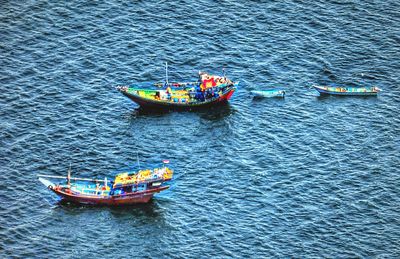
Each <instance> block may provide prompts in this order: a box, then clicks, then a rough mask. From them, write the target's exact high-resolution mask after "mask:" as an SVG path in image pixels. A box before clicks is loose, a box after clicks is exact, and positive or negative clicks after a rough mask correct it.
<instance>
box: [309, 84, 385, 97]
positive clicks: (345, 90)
mask: <svg viewBox="0 0 400 259" xmlns="http://www.w3.org/2000/svg"><path fill="white" fill-rule="evenodd" d="M313 87H314V88H315V90H317V91H318V92H319V93H320V94H321V95H327V94H331V95H347V96H369V95H375V96H376V95H377V94H378V93H379V92H380V91H381V89H379V88H378V87H376V86H372V87H341V86H319V85H314V86H313Z"/></svg>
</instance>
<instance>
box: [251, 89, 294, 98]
mask: <svg viewBox="0 0 400 259" xmlns="http://www.w3.org/2000/svg"><path fill="white" fill-rule="evenodd" d="M251 92H252V93H253V94H254V96H255V97H261V98H264V97H280V98H283V97H285V94H286V92H285V90H282V89H269V90H259V91H256V90H254V91H251Z"/></svg>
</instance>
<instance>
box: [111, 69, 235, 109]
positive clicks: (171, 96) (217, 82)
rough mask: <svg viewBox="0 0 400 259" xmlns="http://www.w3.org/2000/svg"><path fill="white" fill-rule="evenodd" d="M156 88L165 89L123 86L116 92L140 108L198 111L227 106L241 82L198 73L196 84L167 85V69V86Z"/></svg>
mask: <svg viewBox="0 0 400 259" xmlns="http://www.w3.org/2000/svg"><path fill="white" fill-rule="evenodd" d="M153 85H154V86H158V87H160V86H161V87H163V89H143V88H141V87H139V86H132V87H128V86H120V87H117V89H118V90H119V91H120V92H121V93H122V94H123V95H125V96H127V97H128V98H129V99H131V100H132V101H134V102H135V103H137V104H138V105H140V106H141V108H147V109H157V110H159V109H167V110H195V109H200V108H208V107H213V106H216V105H219V104H223V103H226V102H228V100H229V99H230V98H231V96H232V94H233V93H234V92H235V90H236V87H237V85H238V82H233V81H231V80H230V79H229V78H227V77H226V76H217V75H211V74H208V73H205V72H199V79H198V80H197V81H196V82H168V72H167V66H166V81H165V83H155V84H153ZM172 87H174V88H176V89H172Z"/></svg>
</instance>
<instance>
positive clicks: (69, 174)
mask: <svg viewBox="0 0 400 259" xmlns="http://www.w3.org/2000/svg"><path fill="white" fill-rule="evenodd" d="M67 186H68V188H70V187H71V163H69V169H68V174H67Z"/></svg>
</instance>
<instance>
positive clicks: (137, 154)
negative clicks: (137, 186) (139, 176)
mask: <svg viewBox="0 0 400 259" xmlns="http://www.w3.org/2000/svg"><path fill="white" fill-rule="evenodd" d="M136 158H137V163H138V167H139V170H140V162H139V152H137V153H136Z"/></svg>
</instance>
